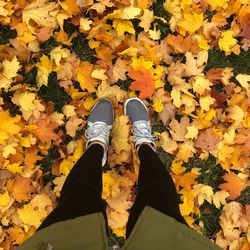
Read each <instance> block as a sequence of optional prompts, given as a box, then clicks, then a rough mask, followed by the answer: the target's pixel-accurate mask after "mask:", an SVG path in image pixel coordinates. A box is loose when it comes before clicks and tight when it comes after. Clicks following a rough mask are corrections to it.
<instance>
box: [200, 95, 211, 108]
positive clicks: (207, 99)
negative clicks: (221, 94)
mask: <svg viewBox="0 0 250 250" xmlns="http://www.w3.org/2000/svg"><path fill="white" fill-rule="evenodd" d="M214 102H215V99H214V98H213V97H211V96H210V95H207V96H204V97H203V96H202V97H201V98H200V100H199V103H200V106H201V109H202V110H204V111H209V110H210V106H211V105H212V104H214Z"/></svg>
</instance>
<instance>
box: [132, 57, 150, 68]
mask: <svg viewBox="0 0 250 250" xmlns="http://www.w3.org/2000/svg"><path fill="white" fill-rule="evenodd" d="M131 67H132V68H133V69H135V70H139V69H141V68H144V69H147V70H150V69H151V68H152V67H153V62H151V61H148V60H145V59H144V57H143V56H140V57H139V58H137V57H132V63H131Z"/></svg>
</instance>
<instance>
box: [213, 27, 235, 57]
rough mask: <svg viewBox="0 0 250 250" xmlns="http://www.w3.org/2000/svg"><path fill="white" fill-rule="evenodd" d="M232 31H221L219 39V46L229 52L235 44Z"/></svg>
mask: <svg viewBox="0 0 250 250" xmlns="http://www.w3.org/2000/svg"><path fill="white" fill-rule="evenodd" d="M233 34H234V33H233V31H231V30H227V31H223V32H221V38H220V39H219V42H218V44H219V48H220V49H221V50H223V51H225V52H231V49H232V47H233V46H235V45H236V44H237V39H235V38H234V37H233Z"/></svg>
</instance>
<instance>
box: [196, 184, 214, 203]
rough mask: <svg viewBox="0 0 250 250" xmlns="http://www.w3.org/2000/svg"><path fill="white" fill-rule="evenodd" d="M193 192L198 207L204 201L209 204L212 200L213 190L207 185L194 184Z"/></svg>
mask: <svg viewBox="0 0 250 250" xmlns="http://www.w3.org/2000/svg"><path fill="white" fill-rule="evenodd" d="M193 191H194V192H195V194H196V196H197V201H198V205H199V206H201V205H202V204H203V203H204V201H205V200H206V201H208V202H209V203H210V204H211V203H212V200H213V195H214V192H213V188H212V187H210V186H208V185H203V184H196V185H194V186H193Z"/></svg>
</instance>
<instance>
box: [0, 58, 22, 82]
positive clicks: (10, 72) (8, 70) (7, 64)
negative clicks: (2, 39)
mask: <svg viewBox="0 0 250 250" xmlns="http://www.w3.org/2000/svg"><path fill="white" fill-rule="evenodd" d="M2 67H3V70H2V73H1V74H2V75H3V76H4V77H6V78H7V79H12V78H14V77H16V75H17V71H18V70H19V68H20V63H19V62H18V60H17V58H16V56H14V57H13V59H12V60H11V61H8V60H4V61H3V63H2Z"/></svg>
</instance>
